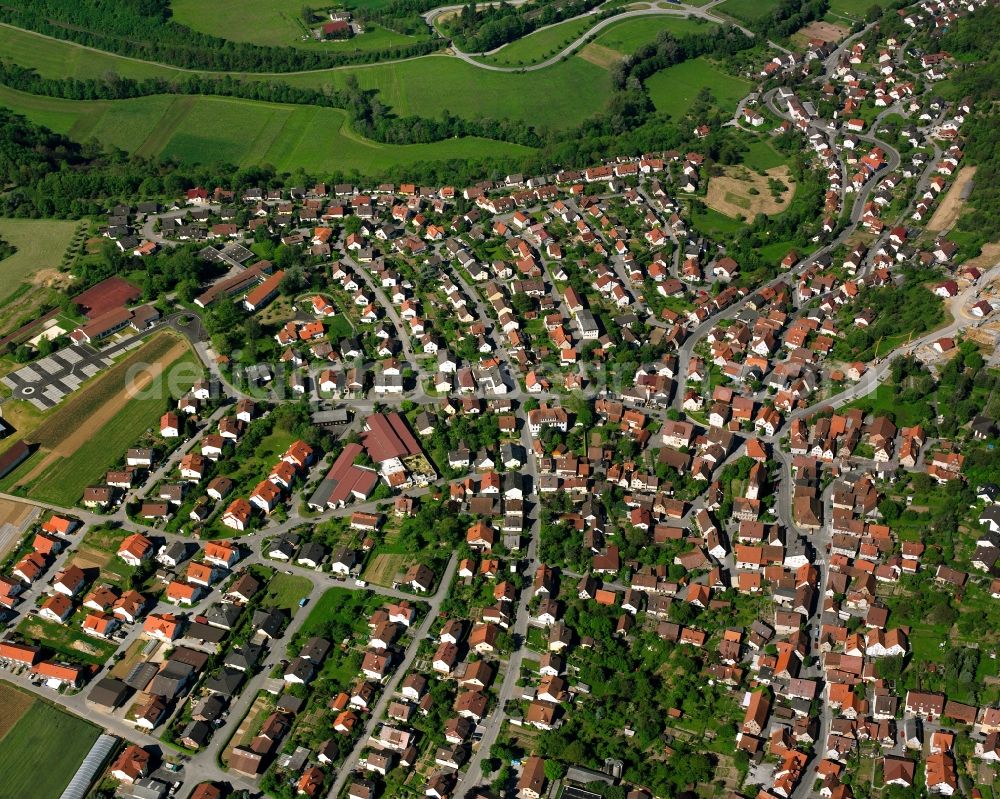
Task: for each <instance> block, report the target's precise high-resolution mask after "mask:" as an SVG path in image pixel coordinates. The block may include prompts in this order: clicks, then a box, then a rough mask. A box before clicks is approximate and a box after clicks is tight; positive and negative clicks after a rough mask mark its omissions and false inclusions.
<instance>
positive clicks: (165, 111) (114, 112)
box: [0, 87, 530, 171]
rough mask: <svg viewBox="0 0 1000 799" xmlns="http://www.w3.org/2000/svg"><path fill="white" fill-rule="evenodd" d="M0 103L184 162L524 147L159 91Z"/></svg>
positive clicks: (351, 164) (306, 163)
mask: <svg viewBox="0 0 1000 799" xmlns="http://www.w3.org/2000/svg"><path fill="white" fill-rule="evenodd" d="M0 104H3V105H6V106H8V107H10V108H12V109H14V110H15V111H18V112H19V113H22V114H24V115H25V116H27V117H28V118H29V119H31V120H32V121H34V122H37V123H39V124H41V125H45V126H46V127H49V128H51V129H53V130H55V131H57V132H59V133H65V134H67V135H69V136H70V137H71V138H73V139H76V140H79V141H85V140H87V139H89V138H95V139H97V140H98V141H99V142H101V143H102V144H104V145H106V146H109V147H118V148H121V149H123V150H126V151H129V152H138V153H139V154H140V155H145V156H157V155H162V156H167V157H172V158H176V159H177V160H179V161H183V162H185V163H210V162H213V161H224V162H227V163H233V164H237V165H244V164H263V163H269V164H272V165H274V166H275V167H277V168H278V169H279V170H289V171H290V170H294V169H296V168H302V169H305V170H315V171H322V170H333V169H343V170H351V169H369V170H371V169H376V170H389V169H391V168H394V167H400V166H405V165H406V164H410V163H415V162H417V161H432V160H441V159H448V158H468V159H473V158H477V157H483V156H485V155H488V154H490V153H509V154H512V155H517V154H523V153H528V152H530V150H529V148H527V147H521V146H519V145H516V144H509V143H507V142H496V141H491V140H489V139H479V138H471V137H470V138H463V139H455V140H449V141H442V142H434V143H432V144H408V145H386V144H379V143H378V142H373V141H370V140H368V139H364V138H362V137H360V136H358V135H357V134H355V133H354V132H353V131H351V130H350V128H349V127H348V126H347V124H346V122H347V115H346V113H345V112H343V111H340V110H339V109H333V108H317V107H313V106H291V105H279V104H274V103H258V102H254V101H250V100H233V99H229V98H220V97H189V96H164V95H158V96H154V97H141V98H137V99H131V100H117V101H107V100H95V101H78V100H62V99H56V98H50V97H40V96H35V95H30V94H24V93H21V92H15V91H12V90H10V89H6V88H3V87H0Z"/></svg>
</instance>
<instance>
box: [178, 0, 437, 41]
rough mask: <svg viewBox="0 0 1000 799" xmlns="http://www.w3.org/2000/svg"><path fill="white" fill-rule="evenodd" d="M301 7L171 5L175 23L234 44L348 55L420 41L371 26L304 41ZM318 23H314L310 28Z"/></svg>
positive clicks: (225, 2)
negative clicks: (336, 37) (338, 37)
mask: <svg viewBox="0 0 1000 799" xmlns="http://www.w3.org/2000/svg"><path fill="white" fill-rule="evenodd" d="M302 7H303V4H302V2H301V0H267V2H263V1H262V0H257V2H252V3H246V2H242V0H217V2H215V3H211V4H208V5H206V4H205V3H202V2H200V0H173V2H171V4H170V9H171V11H172V12H173V18H174V20H176V21H177V22H179V23H180V24H181V25H186V26H187V27H189V28H191V29H192V30H196V31H200V32H201V33H208V34H211V35H213V36H218V37H220V38H222V39H229V40H230V41H234V42H251V43H253V44H264V45H270V46H276V47H285V46H291V47H308V48H322V49H329V50H331V51H333V52H350V51H353V50H381V49H385V48H388V47H395V46H397V45H404V44H410V43H412V42H416V41H420V39H418V38H417V37H416V36H407V35H405V34H401V33H396V32H395V31H390V30H386V29H384V28H378V27H373V26H369V27H367V28H366V29H365V32H364V33H363V34H361V35H359V36H355V37H354V38H352V39H348V40H346V41H326V42H318V41H315V40H314V39H312V38H311V37H310V38H308V39H304V38H303V37H305V36H306V35H307V34H308V32H309V27H308V26H307V25H306V23H305V21H304V20H303V18H302ZM318 24H319V22H318V21H317V22H315V23H313V24H312V27H316V26H317V25H318ZM424 38H426V37H424Z"/></svg>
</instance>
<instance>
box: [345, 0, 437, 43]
mask: <svg viewBox="0 0 1000 799" xmlns="http://www.w3.org/2000/svg"><path fill="white" fill-rule="evenodd" d="M346 5H347V7H348V8H350V9H351V11H352V13H354V14H355V15H357V16H358V18H359V19H362V20H365V21H368V22H376V23H378V24H379V25H381V26H382V27H383V28H391V29H392V30H394V31H399V32H400V33H407V34H410V35H411V36H413V35H415V34H421V33H427V23H426V22H424V19H423V16H422V15H423V14H424V13H425V12H427V11H430V10H431V9H433V8H437V7H438V6H440V5H441V0H390V2H388V3H386V4H385V5H381V6H379V7H378V8H366V7H365V6H364V5H356V3H355V2H354V0H348V2H347V3H346Z"/></svg>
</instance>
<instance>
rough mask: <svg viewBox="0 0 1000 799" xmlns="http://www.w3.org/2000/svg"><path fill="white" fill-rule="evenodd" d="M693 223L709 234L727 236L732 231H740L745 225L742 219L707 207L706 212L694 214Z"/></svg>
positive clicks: (698, 228)
mask: <svg viewBox="0 0 1000 799" xmlns="http://www.w3.org/2000/svg"><path fill="white" fill-rule="evenodd" d="M691 224H692V225H694V227H695V228H696V229H697V230H699V231H701V232H702V233H704V234H706V235H708V236H725V235H728V234H731V233H738V232H739V231H740V230H742V229H743V227H744V224H743V221H742V220H740V219H733V218H732V217H731V216H726V215H725V214H720V213H719V212H718V211H716V210H714V209H712V208H706V209H705V211H704V212H700V213H696V214H692V216H691Z"/></svg>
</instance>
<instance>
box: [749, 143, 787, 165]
mask: <svg viewBox="0 0 1000 799" xmlns="http://www.w3.org/2000/svg"><path fill="white" fill-rule="evenodd" d="M785 163H787V159H786V158H785V156H783V155H782V154H781V153H779V152H778V151H777V150H775V149H774V147H772V146H771V143H770V142H769V141H768V140H767V139H755V140H754V141H752V142H751V143H750V146H749V147H748V148H747V151H746V152H745V153H744V154H743V164H744V165H745V166H746V167H747V168H748V169H753V170H759V171H766V170H768V169H774V167H776V166H781V165H782V164H785Z"/></svg>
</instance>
